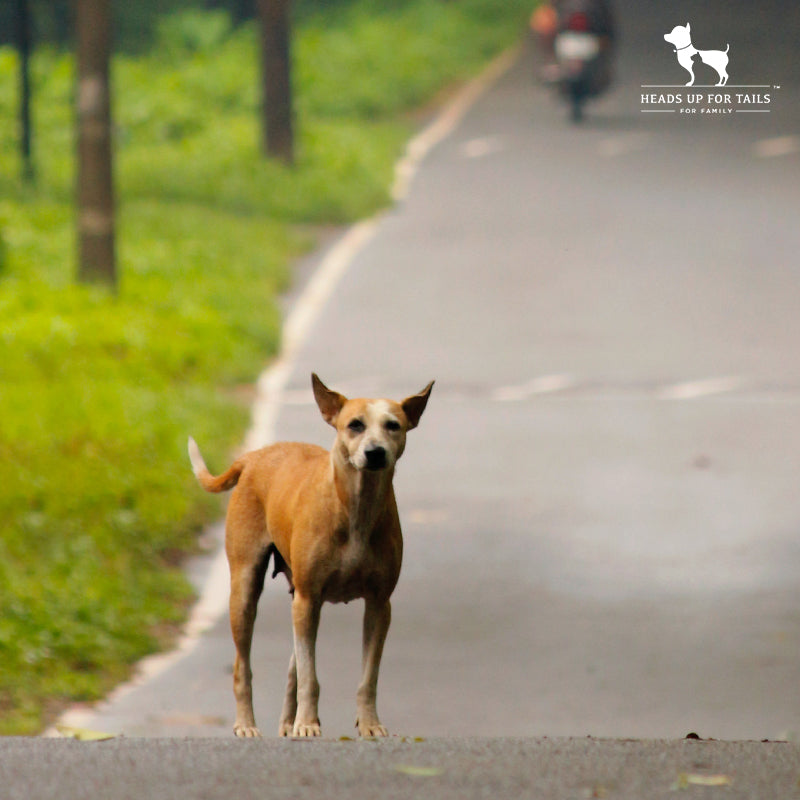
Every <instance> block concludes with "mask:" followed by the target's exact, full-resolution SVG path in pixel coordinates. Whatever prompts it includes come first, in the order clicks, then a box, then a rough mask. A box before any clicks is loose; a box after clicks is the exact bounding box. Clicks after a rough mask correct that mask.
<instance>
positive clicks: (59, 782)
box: [0, 737, 800, 800]
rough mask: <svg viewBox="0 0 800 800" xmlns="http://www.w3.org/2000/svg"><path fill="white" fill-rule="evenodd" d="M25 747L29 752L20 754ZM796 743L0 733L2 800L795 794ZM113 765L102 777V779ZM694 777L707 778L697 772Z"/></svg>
mask: <svg viewBox="0 0 800 800" xmlns="http://www.w3.org/2000/svg"><path fill="white" fill-rule="evenodd" d="M34 748H36V749H37V751H38V756H39V758H31V752H32V750H33V749H34ZM799 774H800V751H799V750H798V748H797V747H796V746H795V745H789V744H774V743H773V744H759V743H743V742H716V743H709V742H674V741H672V742H664V741H650V742H614V741H596V740H588V739H582V740H552V739H551V740H538V741H537V740H530V739H433V740H426V741H424V742H414V741H405V742H404V741H399V740H396V739H389V740H384V741H382V742H380V743H376V742H370V741H363V742H354V741H350V742H337V741H319V740H317V741H314V742H309V741H308V740H307V741H306V742H302V741H299V740H295V741H292V740H286V739H272V740H264V741H258V740H255V741H254V740H246V741H245V740H239V741H236V740H234V739H233V737H230V738H229V739H223V740H219V739H215V740H214V739H211V740H209V739H172V740H164V739H159V740H153V739H150V740H146V739H117V740H114V741H109V742H99V743H96V744H84V743H81V742H69V741H55V742H53V741H51V742H44V741H42V740H39V741H38V742H35V743H34V744H33V746H32V745H31V744H30V743H29V742H27V741H19V740H13V739H6V740H0V781H2V783H0V786H1V787H2V788H0V793H2V797H3V799H4V800H51V798H54V797H58V798H59V800H85V798H87V797H99V798H106V797H113V798H115V800H129V799H130V800H140V798H142V797H146V798H153V799H154V800H172V798H175V800H185V799H186V798H198V799H199V798H202V800H206V799H208V800H216V798H221V797H237V798H241V800H251V798H252V800H261V798H264V797H268V798H274V799H275V800H282V799H283V798H287V799H288V798H291V800H295V798H297V797H298V796H308V797H335V798H340V797H371V796H374V795H376V794H377V793H378V792H380V796H381V797H383V798H387V800H392V799H393V798H416V797H425V798H431V799H432V800H440V799H443V798H454V799H455V798H458V800H473V798H474V800H480V799H483V798H487V797H493V798H498V797H503V798H529V797H535V798H536V800H586V799H587V798H608V799H609V800H642V799H643V798H647V799H648V800H674V798H675V797H680V796H681V795H682V794H684V792H681V791H678V790H679V789H685V790H686V792H685V794H686V796H687V797H690V798H694V797H705V798H708V797H724V798H725V800H754V799H755V798H759V800H760V799H761V798H791V797H796V796H797V779H798V775H799ZM109 776H113V780H111V781H110V780H109ZM703 781H705V782H706V785H704V784H703V783H702V782H703Z"/></svg>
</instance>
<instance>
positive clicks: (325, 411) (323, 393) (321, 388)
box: [311, 372, 347, 428]
mask: <svg viewBox="0 0 800 800" xmlns="http://www.w3.org/2000/svg"><path fill="white" fill-rule="evenodd" d="M311 388H312V389H313V390H314V399H315V400H316V401H317V406H318V407H319V410H320V413H321V414H322V418H323V419H324V420H325V422H327V423H328V425H333V427H334V428H335V427H336V418H337V417H338V416H339V412H340V411H341V410H342V407H343V406H344V404H345V403H346V402H347V398H346V397H345V396H344V395H341V394H339V392H334V391H332V390H331V389H329V388H328V387H327V386H326V385H325V384H324V383H323V382H322V381H321V380H320V379H319V377H318V376H317V374H316V373H315V372H312V373H311Z"/></svg>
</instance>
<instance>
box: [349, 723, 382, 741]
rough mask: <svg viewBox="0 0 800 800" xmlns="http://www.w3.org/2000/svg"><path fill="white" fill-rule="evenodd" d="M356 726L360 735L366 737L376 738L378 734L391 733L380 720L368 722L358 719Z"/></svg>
mask: <svg viewBox="0 0 800 800" xmlns="http://www.w3.org/2000/svg"><path fill="white" fill-rule="evenodd" d="M356 727H357V728H358V735H359V736H363V737H364V738H365V739H375V738H377V737H378V736H388V735H389V731H387V730H386V728H384V727H383V725H381V724H380V723H379V722H375V723H372V724H366V723H363V722H359V721H356Z"/></svg>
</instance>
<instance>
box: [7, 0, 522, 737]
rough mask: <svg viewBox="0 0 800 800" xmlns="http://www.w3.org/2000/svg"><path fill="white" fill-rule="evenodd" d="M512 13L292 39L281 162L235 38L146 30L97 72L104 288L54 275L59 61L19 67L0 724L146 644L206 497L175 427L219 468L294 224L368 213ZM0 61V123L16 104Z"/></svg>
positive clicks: (87, 687)
mask: <svg viewBox="0 0 800 800" xmlns="http://www.w3.org/2000/svg"><path fill="white" fill-rule="evenodd" d="M528 11H529V7H528V5H527V3H523V2H519V0H504V2H502V3H501V2H499V1H498V0H460V2H458V3H455V2H453V3H446V2H439V1H438V0H409V2H405V3H399V2H392V1H391V0H384V2H377V1H375V0H373V2H368V0H354V2H352V3H344V4H341V3H340V4H337V6H336V10H335V12H334V11H331V12H327V13H317V14H314V15H309V16H305V17H303V18H302V19H301V20H299V22H298V26H297V28H296V32H295V49H294V57H295V62H296V71H295V84H296V107H297V112H298V123H299V133H298V140H299V141H298V161H297V164H296V166H295V167H294V168H293V169H288V168H286V167H282V166H280V165H279V164H276V163H272V162H269V161H265V160H263V159H262V158H261V157H260V156H259V153H258V152H257V142H258V131H257V106H258V97H257V89H256V87H257V74H256V65H257V51H256V38H257V37H256V34H255V31H254V30H253V29H252V28H251V27H243V28H240V29H235V30H234V29H232V28H231V26H230V25H229V23H228V21H227V19H226V18H225V17H222V16H219V15H217V14H213V13H202V14H197V13H193V14H189V15H188V16H187V15H183V16H179V17H173V18H169V19H167V20H165V22H164V23H163V25H162V27H161V29H160V33H159V40H158V43H157V46H156V47H155V48H154V49H153V51H152V52H151V53H149V54H147V55H143V56H137V57H130V56H127V57H122V56H120V57H118V58H116V59H115V62H114V65H113V82H114V90H115V96H114V109H115V118H116V126H117V132H116V141H117V151H116V166H117V170H116V171H117V184H118V195H119V214H118V231H119V236H118V250H119V262H120V271H121V284H120V288H119V292H118V294H117V295H116V296H111V295H109V294H108V293H106V292H105V291H103V290H101V289H93V288H87V287H80V286H76V285H75V284H74V281H73V273H74V258H73V250H74V240H73V219H74V212H73V208H72V206H71V187H72V184H73V159H72V156H73V144H72V110H71V97H72V91H73V89H72V87H73V63H72V59H71V57H70V56H69V55H68V54H63V53H56V52H52V51H48V50H40V51H39V52H37V53H36V56H35V61H34V67H35V75H34V86H35V98H36V105H35V130H36V141H35V144H36V151H35V152H36V163H37V173H38V179H37V183H36V185H35V187H33V188H31V187H25V186H22V185H20V183H19V182H18V181H17V179H16V178H15V175H17V174H18V173H19V171H20V169H19V165H18V163H17V161H16V152H15V148H16V143H15V140H14V131H13V128H11V126H4V127H3V128H2V129H0V733H35V732H37V731H39V730H41V729H42V727H43V726H44V725H45V724H46V723H47V722H48V721H49V720H50V719H51V718H52V716H53V715H54V714H55V713H56V712H57V711H58V710H59V709H61V708H63V706H64V705H65V704H67V703H69V702H74V701H91V700H95V699H97V698H99V697H101V696H102V695H103V694H104V693H105V692H107V691H108V689H109V688H110V687H111V686H112V685H113V684H114V683H116V682H118V681H120V680H122V679H124V678H125V677H126V675H127V674H128V672H129V669H130V665H131V664H132V663H134V662H135V661H136V660H137V659H139V658H141V657H142V656H143V655H145V654H147V653H148V652H151V651H153V650H154V649H156V648H158V647H159V646H163V645H165V644H167V643H168V641H169V640H170V637H171V636H172V635H173V634H174V631H175V629H176V627H177V625H179V624H180V622H181V621H182V620H183V618H184V616H185V612H186V609H187V606H188V604H189V602H190V601H191V596H190V590H189V587H188V584H187V581H186V580H185V578H184V576H183V574H182V572H181V569H180V564H181V559H182V557H183V556H184V555H185V554H186V553H187V552H190V551H191V550H192V548H193V546H194V541H195V536H196V533H197V531H198V530H199V528H200V527H201V526H202V524H203V523H204V522H206V521H208V520H209V518H210V517H211V516H212V515H214V514H216V513H219V505H218V504H217V503H216V502H215V501H213V499H211V498H209V497H208V496H207V495H205V494H204V493H202V492H200V491H199V490H198V489H197V487H196V486H195V485H194V480H193V477H192V476H191V473H190V470H189V469H188V466H187V461H186V456H185V442H186V437H187V434H188V433H192V434H194V435H195V436H196V437H197V438H198V440H200V441H202V442H203V447H204V450H206V451H207V452H208V455H209V457H210V459H211V460H212V462H214V463H222V462H223V461H225V459H226V457H227V452H229V451H230V449H231V448H233V447H234V446H235V445H236V444H237V443H238V442H239V441H240V440H241V437H242V434H243V431H244V429H245V427H246V425H247V422H248V417H249V409H248V407H247V405H246V403H243V402H242V401H241V400H240V399H237V398H239V397H240V396H241V393H239V392H237V387H239V386H240V385H241V384H249V383H251V382H252V381H253V380H254V378H255V377H256V375H257V374H258V372H259V371H260V370H261V369H262V368H263V366H264V365H265V363H266V362H268V360H269V359H270V358H271V357H272V356H273V355H274V354H275V352H276V350H277V348H278V346H279V331H280V320H279V313H278V311H277V307H276V303H275V297H276V295H277V294H278V293H279V292H280V291H281V290H282V289H283V288H285V286H286V283H287V280H288V276H289V265H290V263H291V261H292V259H293V258H295V257H296V256H297V255H298V254H299V253H301V252H302V251H303V250H304V249H307V248H308V247H310V246H312V244H313V240H312V239H311V238H310V237H309V235H308V234H307V233H302V231H307V230H308V226H309V225H313V224H318V223H344V222H347V221H351V220H353V219H356V218H358V217H360V216H363V215H366V214H369V213H372V212H374V211H375V210H376V209H378V208H379V207H381V206H382V205H385V204H386V203H388V201H389V187H390V184H391V179H392V167H393V164H394V162H395V160H396V159H397V157H398V156H399V154H400V151H401V148H402V145H403V142H404V141H405V140H406V138H407V137H408V135H409V133H410V130H411V127H412V126H411V123H410V122H409V117H408V114H409V112H410V111H411V110H413V109H414V108H416V107H418V106H420V105H421V104H423V103H425V102H427V101H429V100H430V99H431V97H432V96H433V95H434V94H435V93H436V92H437V91H438V90H440V89H441V88H442V87H443V86H445V85H447V84H449V83H452V82H453V81H456V80H458V79H461V78H464V77H466V76H468V75H469V74H471V73H473V72H474V71H475V70H476V69H477V68H478V67H479V66H480V65H481V64H482V63H484V62H485V60H486V59H487V58H488V57H489V56H491V55H493V54H494V53H496V52H497V51H498V50H499V49H501V48H502V47H504V46H506V45H507V44H508V43H510V42H511V41H513V39H514V37H515V36H516V35H518V34H519V32H520V31H521V29H522V25H523V23H524V19H525V16H526V14H527V13H528ZM16 68H17V62H16V57H15V54H14V53H13V52H12V51H10V50H8V49H5V50H0V116H2V117H3V118H5V119H12V118H13V115H14V113H15V107H16V102H17V98H16V86H17V81H16Z"/></svg>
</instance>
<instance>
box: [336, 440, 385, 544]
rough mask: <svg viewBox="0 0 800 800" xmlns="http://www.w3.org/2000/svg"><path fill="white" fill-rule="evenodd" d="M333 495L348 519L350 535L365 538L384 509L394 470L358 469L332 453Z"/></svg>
mask: <svg viewBox="0 0 800 800" xmlns="http://www.w3.org/2000/svg"><path fill="white" fill-rule="evenodd" d="M331 462H332V467H333V481H334V485H335V486H336V494H337V496H338V498H339V502H340V503H341V504H342V508H343V510H344V511H345V513H346V515H347V519H348V528H349V532H350V535H351V536H352V537H355V538H359V539H365V540H366V539H367V538H369V536H370V535H371V533H372V531H373V530H374V528H375V525H376V524H377V523H378V520H379V519H380V517H381V515H382V514H383V512H384V510H385V508H386V502H387V500H388V497H389V492H390V490H391V486H392V478H393V476H394V469H393V468H389V469H382V470H377V471H375V472H370V471H368V470H358V469H356V468H355V467H353V466H352V465H351V464H350V463H348V462H346V461H342V460H341V459H339V458H337V456H336V455H333V456H332V458H331Z"/></svg>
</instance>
